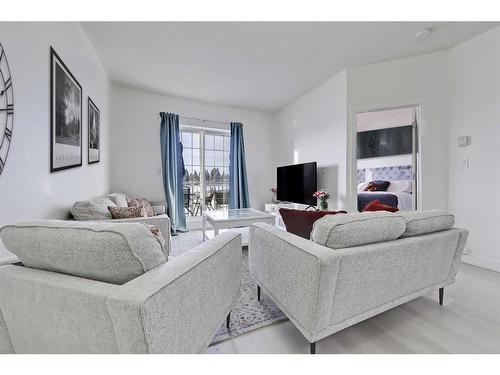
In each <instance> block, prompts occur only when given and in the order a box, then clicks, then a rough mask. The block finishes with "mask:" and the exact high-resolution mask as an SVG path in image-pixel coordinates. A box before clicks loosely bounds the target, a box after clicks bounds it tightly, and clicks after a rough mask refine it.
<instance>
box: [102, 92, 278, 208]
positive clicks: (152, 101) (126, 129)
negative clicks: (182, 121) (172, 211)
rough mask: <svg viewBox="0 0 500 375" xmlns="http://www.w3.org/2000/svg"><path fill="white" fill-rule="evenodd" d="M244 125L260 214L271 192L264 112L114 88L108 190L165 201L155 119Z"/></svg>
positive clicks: (268, 120)
mask: <svg viewBox="0 0 500 375" xmlns="http://www.w3.org/2000/svg"><path fill="white" fill-rule="evenodd" d="M161 111H164V112H173V113H177V114H179V115H185V116H190V117H197V118H201V119H207V120H217V121H227V122H230V121H233V122H241V123H243V132H244V137H245V151H246V162H247V174H248V179H249V186H248V188H249V195H250V205H251V207H254V208H260V209H263V208H264V203H266V202H269V201H270V200H271V197H272V194H271V192H270V190H269V189H270V188H271V187H273V186H274V182H273V181H274V180H275V177H274V174H275V168H274V163H273V152H272V148H273V139H272V135H273V133H272V130H271V128H272V126H273V116H272V115H271V114H269V113H266V112H260V111H251V110H245V109H239V108H234V107H226V106H221V105H215V104H209V103H204V102H200V101H195V100H190V99H182V98H176V97H173V96H168V95H159V94H153V93H148V92H144V91H139V90H135V89H130V88H125V87H120V86H116V85H112V91H111V173H110V178H111V189H112V190H117V191H125V192H127V193H129V194H131V195H134V196H144V197H147V198H149V199H151V200H164V199H165V195H164V191H163V184H162V178H161V175H160V174H158V173H157V171H158V169H159V168H161V158H160V118H159V116H158V113H159V112H161Z"/></svg>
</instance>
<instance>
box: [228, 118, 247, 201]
mask: <svg viewBox="0 0 500 375" xmlns="http://www.w3.org/2000/svg"><path fill="white" fill-rule="evenodd" d="M248 207H249V199H248V182H247V169H246V165H245V143H244V142H243V125H242V124H240V123H239V122H232V123H231V142H230V149H229V208H248Z"/></svg>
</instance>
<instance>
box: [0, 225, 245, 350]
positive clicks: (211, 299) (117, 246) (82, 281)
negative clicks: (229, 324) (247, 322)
mask: <svg viewBox="0 0 500 375" xmlns="http://www.w3.org/2000/svg"><path fill="white" fill-rule="evenodd" d="M0 237H1V239H2V241H3V243H4V244H5V246H6V248H7V249H8V250H10V251H11V252H12V253H14V254H15V255H17V256H18V258H19V259H20V260H21V261H22V263H23V265H3V266H0V285H1V288H0V353H193V352H194V353H196V352H200V351H203V349H204V348H205V347H206V346H208V344H209V343H210V342H211V341H212V339H213V336H214V335H215V333H216V331H217V330H218V329H219V327H220V326H221V324H222V323H223V322H224V320H225V319H226V317H228V314H229V313H230V311H231V308H232V306H233V305H234V303H235V302H236V300H237V297H238V295H239V290H240V283H241V237H240V235H239V234H234V233H224V234H221V235H219V236H217V237H216V238H214V239H212V240H210V241H207V242H204V243H203V244H201V245H199V246H197V247H195V248H194V249H191V250H190V251H188V252H186V253H184V254H183V255H181V256H178V257H174V258H172V257H170V258H168V257H167V253H166V251H165V249H164V248H163V247H162V246H161V242H160V241H159V240H158V239H157V238H156V237H155V236H153V235H152V234H151V233H150V231H149V229H148V227H147V226H145V225H142V224H138V223H115V222H107V223H95V222H78V221H58V220H42V221H32V222H25V223H20V224H16V225H8V226H5V227H3V228H2V229H1V230H0Z"/></svg>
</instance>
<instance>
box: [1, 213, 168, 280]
mask: <svg viewBox="0 0 500 375" xmlns="http://www.w3.org/2000/svg"><path fill="white" fill-rule="evenodd" d="M0 238H1V239H2V241H3V243H4V245H5V247H6V248H7V249H8V250H9V251H10V252H12V253H14V254H15V255H17V257H18V258H19V259H20V260H21V262H22V263H23V264H24V265H25V266H27V267H31V268H38V269H42V270H47V271H53V272H59V273H65V274H68V275H73V276H79V277H84V278H87V279H92V280H97V281H103V282H107V283H112V284H124V283H126V282H128V281H130V280H132V279H134V278H136V277H137V276H139V275H142V274H143V273H145V272H147V271H149V270H150V269H152V268H154V267H156V266H158V265H160V264H162V263H165V262H166V261H167V257H166V255H165V253H164V252H163V250H162V246H161V244H160V242H159V241H158V240H157V239H156V238H155V236H153V235H152V234H151V232H150V231H149V228H148V227H147V226H146V225H144V224H139V223H112V222H110V223H89V222H78V221H62V220H36V221H31V222H24V223H19V224H15V225H7V226H4V227H3V228H2V229H0Z"/></svg>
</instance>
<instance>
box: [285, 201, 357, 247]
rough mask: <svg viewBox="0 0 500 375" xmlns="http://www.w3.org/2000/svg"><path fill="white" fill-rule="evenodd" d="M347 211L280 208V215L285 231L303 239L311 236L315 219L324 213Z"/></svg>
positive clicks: (332, 213) (333, 213) (331, 213)
mask: <svg viewBox="0 0 500 375" xmlns="http://www.w3.org/2000/svg"><path fill="white" fill-rule="evenodd" d="M337 213H344V214H345V213H347V212H345V211H338V212H336V211H304V210H294V209H290V208H280V216H281V218H282V219H283V223H284V224H285V227H286V231H287V232H290V233H293V234H295V235H297V236H300V237H303V238H305V239H307V240H308V239H309V238H311V231H312V228H313V224H314V222H315V221H316V220H318V219H321V218H322V217H323V216H325V215H335V214H337Z"/></svg>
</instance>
